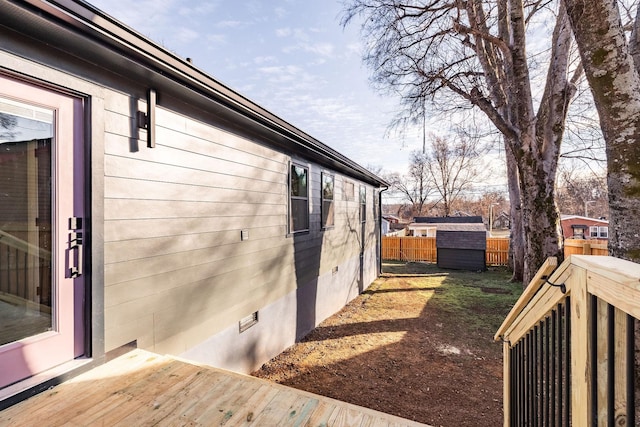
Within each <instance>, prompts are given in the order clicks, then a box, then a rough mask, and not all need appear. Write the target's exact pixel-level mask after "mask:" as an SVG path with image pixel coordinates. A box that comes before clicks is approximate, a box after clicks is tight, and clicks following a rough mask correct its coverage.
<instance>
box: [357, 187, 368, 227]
mask: <svg viewBox="0 0 640 427" xmlns="http://www.w3.org/2000/svg"><path fill="white" fill-rule="evenodd" d="M363 195H364V197H363ZM358 206H359V207H360V222H367V187H365V186H364V185H360V190H359V192H358Z"/></svg>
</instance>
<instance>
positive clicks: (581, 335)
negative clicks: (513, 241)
mask: <svg viewBox="0 0 640 427" xmlns="http://www.w3.org/2000/svg"><path fill="white" fill-rule="evenodd" d="M556 266H557V262H556V260H555V258H550V259H548V260H547V261H546V262H545V264H544V265H543V266H542V268H541V269H540V270H539V271H538V273H537V274H536V276H535V277H534V279H533V280H532V281H531V283H530V284H529V286H528V287H527V288H526V289H525V291H524V293H523V294H522V296H521V297H520V299H518V301H517V302H516V304H515V305H514V307H513V309H512V310H511V312H510V313H509V314H508V316H507V318H506V319H505V321H504V322H503V324H502V326H501V327H500V329H499V330H498V332H497V333H496V335H495V339H496V340H501V341H502V342H503V355H504V425H505V426H525V425H526V426H537V425H540V426H548V425H552V426H569V425H572V426H601V425H609V426H613V425H616V426H618V425H620V426H622V425H625V426H633V425H636V424H635V422H636V414H635V385H634V380H635V361H634V350H635V337H634V330H635V322H636V319H638V318H640V265H639V264H636V263H632V262H629V261H624V260H621V259H617V258H612V257H609V256H585V255H572V256H570V257H569V258H567V259H566V260H565V262H563V263H562V265H560V266H559V267H557V268H556Z"/></svg>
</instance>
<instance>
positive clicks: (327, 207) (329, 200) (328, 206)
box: [322, 172, 335, 228]
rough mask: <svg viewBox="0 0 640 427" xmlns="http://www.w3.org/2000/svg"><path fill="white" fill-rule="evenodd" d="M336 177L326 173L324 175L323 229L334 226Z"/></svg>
mask: <svg viewBox="0 0 640 427" xmlns="http://www.w3.org/2000/svg"><path fill="white" fill-rule="evenodd" d="M334 182H335V180H334V177H333V175H329V174H326V173H324V172H323V173H322V228H329V227H333V226H334V219H333V208H334V203H333V187H334Z"/></svg>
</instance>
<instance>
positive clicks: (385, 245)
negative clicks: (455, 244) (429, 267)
mask: <svg viewBox="0 0 640 427" xmlns="http://www.w3.org/2000/svg"><path fill="white" fill-rule="evenodd" d="M382 259H384V260H390V261H391V260H392V261H413V262H437V261H438V255H437V251H436V238H435V237H388V236H385V237H383V238H382ZM486 260H487V265H507V263H508V261H509V239H508V238H504V237H489V238H487V251H486Z"/></svg>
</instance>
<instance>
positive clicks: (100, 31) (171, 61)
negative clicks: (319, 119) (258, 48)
mask: <svg viewBox="0 0 640 427" xmlns="http://www.w3.org/2000/svg"><path fill="white" fill-rule="evenodd" d="M11 2H12V3H14V4H16V5H18V6H20V5H22V6H23V7H24V6H25V5H29V6H31V8H32V10H34V11H37V12H38V13H39V14H40V15H41V17H42V16H44V17H45V18H46V17H47V16H50V17H53V18H55V19H57V20H58V21H61V22H64V23H65V25H67V26H69V27H72V28H75V29H76V30H78V31H80V32H81V33H82V34H83V35H85V36H87V37H91V38H93V39H94V40H97V41H99V42H100V43H101V44H102V45H105V46H107V47H109V48H111V49H114V50H115V51H117V52H118V53H119V54H121V55H123V56H126V57H128V58H130V59H132V60H134V61H136V62H138V63H140V64H142V65H144V66H146V67H149V68H150V69H153V70H155V71H156V72H158V73H160V74H162V75H163V76H170V77H171V78H172V79H173V80H175V81H179V82H180V83H181V84H183V85H184V86H186V87H188V88H190V89H191V90H193V91H194V92H196V93H198V94H201V95H205V96H207V97H209V98H210V99H211V100H213V101H214V102H216V103H220V104H223V105H224V106H226V107H227V108H229V109H232V110H234V111H235V112H236V113H239V114H241V115H243V116H245V117H247V118H249V119H250V120H252V121H253V122H255V123H256V124H258V125H260V127H263V128H267V129H269V130H270V131H271V132H273V133H275V134H277V135H278V136H279V137H280V138H285V139H286V140H288V141H289V142H290V143H292V144H294V145H298V146H299V149H300V150H301V151H302V152H304V153H308V154H309V155H310V156H311V157H312V159H311V160H314V161H317V162H318V163H320V164H324V165H328V166H330V167H335V168H336V169H337V170H339V171H341V172H344V173H346V174H348V175H351V176H352V177H354V178H358V179H361V180H363V181H365V182H367V183H369V184H371V185H374V186H377V187H387V186H388V183H387V182H385V181H384V180H383V179H381V178H380V177H378V176H376V175H375V174H373V173H371V172H369V171H368V170H367V169H366V168H364V167H362V166H360V165H359V164H357V163H355V162H354V161H352V160H351V159H349V158H347V157H346V156H344V155H342V154H341V153H339V152H338V151H336V150H334V149H332V148H330V147H328V146H327V145H325V144H323V143H322V142H320V141H318V140H317V139H315V138H313V137H312V136H310V135H308V134H306V133H305V132H303V131H301V130H300V129H298V128H296V127H295V126H293V125H291V124H289V123H287V122H286V121H284V120H282V119H281V118H279V117H277V116H276V115H274V114H272V113H270V112H269V111H267V110H266V109H264V108H262V107H260V106H259V105H257V104H256V103H254V102H252V101H251V100H249V99H248V98H246V97H244V96H242V95H241V94H239V93H237V92H235V91H234V90H232V89H230V88H229V87H227V86H225V85H224V84H222V83H220V82H219V81H217V80H215V79H214V78H212V77H211V76H209V75H208V74H206V73H205V72H203V71H201V70H199V69H198V68H197V67H195V66H194V65H193V64H191V63H189V62H187V61H186V60H183V59H182V58H180V57H179V56H177V55H175V54H173V53H171V52H170V51H168V50H167V49H165V48H163V47H161V46H160V45H158V44H157V43H155V42H153V41H152V40H150V39H148V38H146V37H144V36H142V35H141V34H139V33H138V32H136V31H135V30H133V29H131V28H129V27H128V26H126V25H124V24H123V23H121V22H119V21H117V20H116V19H114V18H112V17H110V16H109V15H107V14H105V13H104V12H102V11H101V10H99V9H97V8H95V7H94V6H92V5H90V4H89V3H86V2H84V1H82V0H11ZM43 13H44V14H46V15H43Z"/></svg>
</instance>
